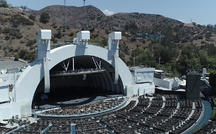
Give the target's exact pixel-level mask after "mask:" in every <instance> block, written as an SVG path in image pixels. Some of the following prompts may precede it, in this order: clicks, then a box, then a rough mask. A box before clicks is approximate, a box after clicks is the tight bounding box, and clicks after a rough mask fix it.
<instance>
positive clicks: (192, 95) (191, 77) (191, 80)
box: [186, 72, 201, 100]
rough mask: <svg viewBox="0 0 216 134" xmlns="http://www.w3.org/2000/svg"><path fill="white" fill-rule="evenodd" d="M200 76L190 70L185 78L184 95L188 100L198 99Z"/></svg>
mask: <svg viewBox="0 0 216 134" xmlns="http://www.w3.org/2000/svg"><path fill="white" fill-rule="evenodd" d="M200 78H201V75H200V74H199V73H197V72H190V73H188V74H187V79H186V97H187V99H189V100H198V99H200Z"/></svg>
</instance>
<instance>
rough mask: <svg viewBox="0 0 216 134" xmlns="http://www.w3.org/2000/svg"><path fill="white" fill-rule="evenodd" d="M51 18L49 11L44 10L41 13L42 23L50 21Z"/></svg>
mask: <svg viewBox="0 0 216 134" xmlns="http://www.w3.org/2000/svg"><path fill="white" fill-rule="evenodd" d="M49 20H50V16H49V14H48V13H47V12H43V13H42V14H41V15H40V22H41V23H47V22H49Z"/></svg>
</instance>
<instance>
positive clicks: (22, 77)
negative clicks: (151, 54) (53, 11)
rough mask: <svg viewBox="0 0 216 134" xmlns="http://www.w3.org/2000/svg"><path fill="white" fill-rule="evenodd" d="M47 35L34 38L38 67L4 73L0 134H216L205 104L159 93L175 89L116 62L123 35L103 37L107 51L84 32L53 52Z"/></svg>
mask: <svg viewBox="0 0 216 134" xmlns="http://www.w3.org/2000/svg"><path fill="white" fill-rule="evenodd" d="M51 36H52V35H51V30H40V31H39V33H38V37H37V44H38V48H37V58H36V59H35V61H33V62H32V63H30V64H26V65H24V66H21V67H19V68H18V69H8V68H7V67H5V68H4V69H3V70H2V71H1V73H0V133H6V134H157V133H159V134H160V133H213V132H215V129H214V127H213V126H214V123H215V121H214V120H211V122H210V121H209V120H210V116H211V114H212V107H211V105H210V104H209V103H208V102H207V101H204V100H201V99H197V100H188V99H186V98H185V97H184V96H185V90H175V91H173V90H169V91H167V90H159V89H157V87H158V85H161V86H162V87H164V88H162V89H165V88H166V89H169V87H170V86H172V85H173V84H174V83H175V82H173V83H171V84H170V83H167V82H166V81H159V80H157V79H155V78H154V72H155V69H154V68H142V67H133V68H129V67H128V66H127V65H126V64H125V63H124V62H123V60H121V58H120V57H119V45H121V44H120V43H119V42H120V40H121V38H122V35H121V32H112V33H110V34H109V35H108V45H107V47H106V48H102V47H99V46H96V45H94V44H91V43H89V42H88V41H89V40H90V32H89V31H81V32H79V33H78V34H77V37H76V38H75V39H74V40H73V42H71V43H67V44H64V45H60V46H55V48H53V49H51V45H50V40H51ZM2 63H3V62H1V64H2ZM11 64H12V63H11ZM11 64H10V65H11ZM15 66H16V65H14V66H13V67H14V68H15ZM158 83H159V84H158ZM209 122H210V123H209ZM204 124H208V125H207V126H205V127H202V126H204Z"/></svg>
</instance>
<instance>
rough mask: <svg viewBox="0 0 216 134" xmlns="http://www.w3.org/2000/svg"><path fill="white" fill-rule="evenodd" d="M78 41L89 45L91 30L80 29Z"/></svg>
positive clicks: (80, 43) (79, 43)
mask: <svg viewBox="0 0 216 134" xmlns="http://www.w3.org/2000/svg"><path fill="white" fill-rule="evenodd" d="M76 39H77V43H78V45H88V41H89V40H90V32H89V31H80V32H79V33H78V34H77V38H76Z"/></svg>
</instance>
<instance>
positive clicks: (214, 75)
mask: <svg viewBox="0 0 216 134" xmlns="http://www.w3.org/2000/svg"><path fill="white" fill-rule="evenodd" d="M209 83H210V85H211V87H212V90H213V92H214V93H216V71H215V70H214V71H211V72H210V75H209Z"/></svg>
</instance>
